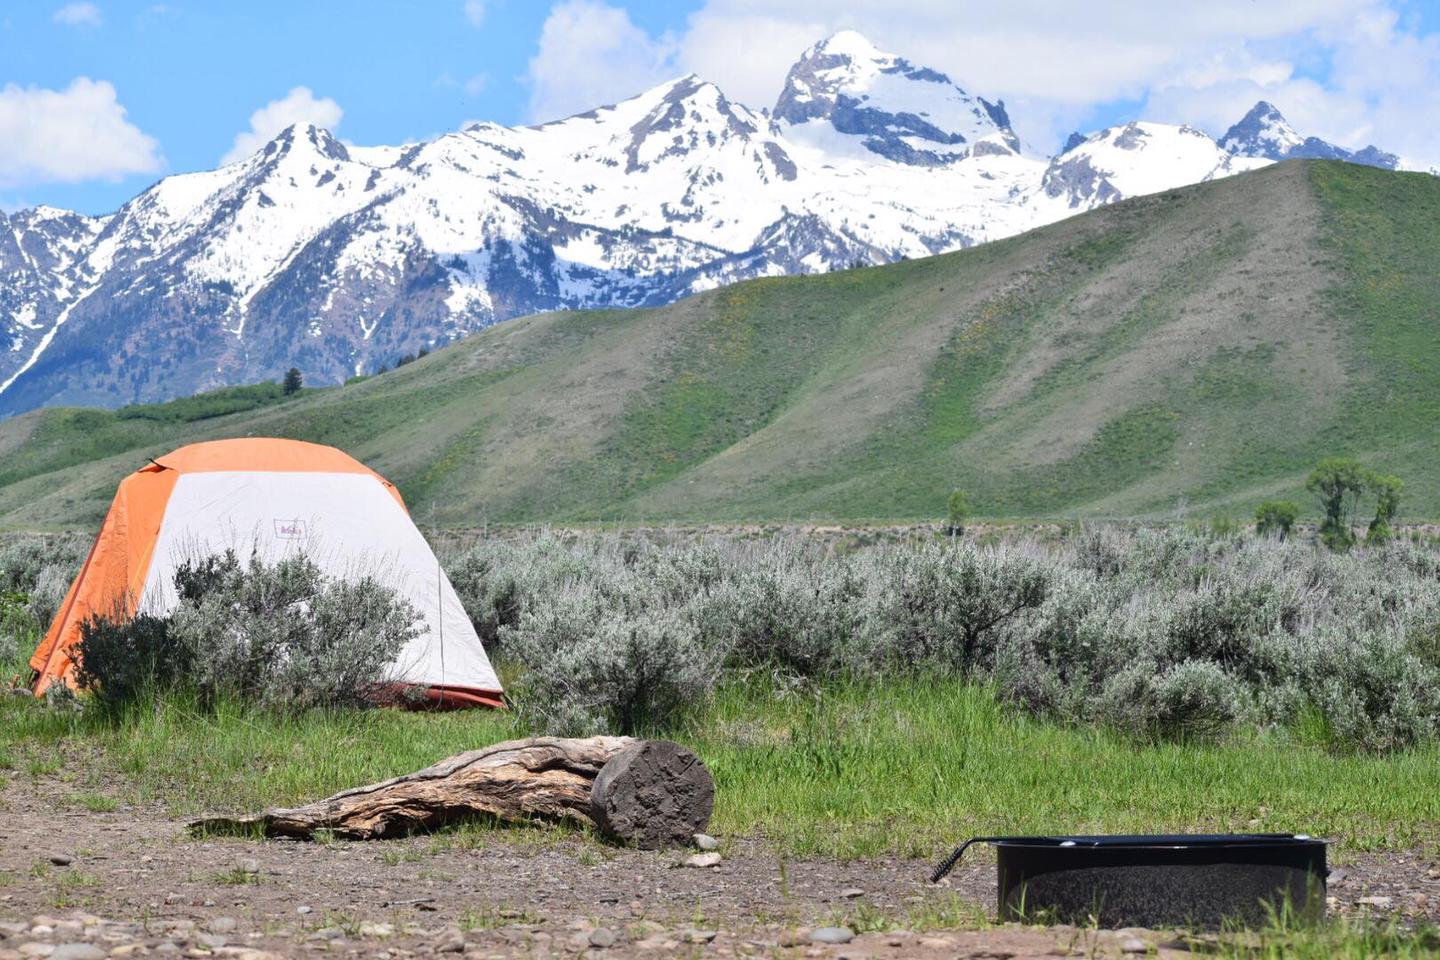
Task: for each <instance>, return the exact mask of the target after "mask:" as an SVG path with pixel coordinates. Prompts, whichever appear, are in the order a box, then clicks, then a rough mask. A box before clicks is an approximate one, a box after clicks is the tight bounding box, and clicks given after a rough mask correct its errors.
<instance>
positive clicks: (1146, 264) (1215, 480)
mask: <svg viewBox="0 0 1440 960" xmlns="http://www.w3.org/2000/svg"><path fill="white" fill-rule="evenodd" d="M226 411H231V412H226ZM1437 428H1440V178H1436V177H1431V176H1428V175H1423V174H1397V173H1390V172H1385V171H1379V170H1375V169H1372V168H1368V167H1360V166H1351V165H1345V164H1339V163H1298V162H1297V163H1286V164H1281V165H1279V166H1275V167H1271V168H1267V169H1265V170H1261V171H1258V172H1255V173H1251V174H1246V175H1244V176H1239V177H1234V178H1231V179H1226V180H1222V181H1218V182H1215V183H1207V184H1201V185H1198V186H1194V187H1189V188H1186V189H1183V190H1176V191H1171V192H1168V193H1164V194H1159V195H1156V196H1152V197H1144V198H1140V199H1137V200H1131V201H1127V202H1125V203H1122V204H1119V205H1116V206H1113V207H1110V208H1108V209H1104V210H1100V211H1096V212H1094V213H1088V214H1085V215H1083V216H1080V217H1076V218H1074V219H1072V220H1068V221H1065V222H1063V223H1060V224H1056V225H1054V226H1051V227H1047V228H1045V229H1042V230H1037V231H1034V232H1032V233H1029V234H1025V235H1024V236H1020V237H1015V238H1013V239H1010V240H1005V241H1001V242H997V243H992V244H988V245H986V246H983V247H979V248H976V249H973V250H967V251H962V252H959V253H954V254H947V255H944V256H938V257H933V258H929V259H926V260H919V261H911V262H907V263H899V264H894V265H892V266H886V267H877V268H873V269H864V270H853V271H847V272H843V273H836V274H830V275H828V276H820V277H798V278H785V279H773V280H758V281H752V282H747V283H741V284H737V285H735V286H732V287H727V288H725V289H722V290H716V291H713V292H711V293H707V294H703V295H701V296H697V297H694V298H692V299H689V300H686V301H684V302H681V303H677V304H675V305H673V306H669V307H665V308H662V309H654V310H640V311H595V312H582V313H562V314H547V315H542V316H535V317H528V318H525V319H521V320H514V321H510V322H507V323H504V324H501V325H499V326H497V327H494V328H492V329H490V330H487V331H485V332H483V333H481V334H479V335H477V336H474V337H472V338H470V339H469V340H467V341H465V342H463V343H460V344H458V345H456V346H453V347H450V348H447V349H444V350H440V351H437V352H436V353H434V354H431V355H430V356H428V357H425V358H423V359H421V360H419V361H417V362H415V363H413V364H409V365H406V366H405V367H403V368H400V369H397V370H394V371H391V372H389V373H386V374H383V375H380V376H377V377H372V378H370V379H368V380H365V381H363V382H360V383H354V384H350V385H347V386H345V387H337V388H331V389H325V390H307V391H304V392H303V393H302V394H301V395H300V396H298V397H295V398H290V399H284V398H280V397H278V396H277V395H276V391H274V390H273V389H266V388H237V389H234V390H230V391H222V392H221V393H220V394H217V395H211V396H206V397H201V398H191V399H189V400H183V401H177V402H175V403H173V404H162V405H154V406H148V407H138V408H130V409H127V410H122V411H100V410H75V409H56V410H45V411H39V412H36V413H33V414H27V415H25V416H22V417H18V418H16V419H14V420H11V421H7V422H5V423H3V424H0V526H3V527H7V528H45V527H68V526H75V525H89V524H91V523H93V522H94V521H96V520H97V519H98V518H99V517H100V516H101V515H102V513H103V511H104V509H105V506H106V505H107V503H108V501H109V498H110V496H111V494H112V492H113V490H114V486H115V483H116V481H117V480H118V479H119V477H120V476H121V475H123V474H124V473H125V472H126V471H129V470H132V469H134V468H136V467H138V466H139V465H141V464H143V463H144V462H145V458H146V457H147V456H152V455H156V456H158V455H160V454H161V453H163V452H165V451H167V450H169V449H171V448H173V447H175V446H178V445H180V444H183V443H187V442H190V441H194V440H199V439H205V438H213V437H224V436H243V435H252V434H253V435H273V436H287V437H298V438H302V439H306V440H313V441H317V442H321V443H329V444H334V445H336V446H340V447H343V448H344V449H346V450H348V451H349V452H351V453H352V454H354V455H355V456H357V457H359V458H360V459H362V460H364V461H366V462H367V463H369V464H371V465H372V466H374V467H375V468H376V469H378V470H380V471H381V472H382V473H385V474H386V475H387V476H389V477H390V478H391V479H393V480H395V481H396V482H397V483H398V484H399V485H400V488H401V490H402V491H403V492H404V494H405V496H406V498H407V499H408V501H409V502H410V505H411V508H412V511H413V512H414V513H415V514H416V515H417V517H419V518H421V519H422V520H424V521H426V522H429V521H430V520H432V519H433V520H434V521H435V522H438V523H441V524H450V525H467V526H468V525H477V524H479V523H480V522H481V521H482V520H488V521H492V522H493V521H519V520H544V521H560V522H564V521H577V520H610V521H644V520H666V519H679V520H715V521H728V520H742V519H797V520H808V519H812V518H814V519H829V518H834V519H842V520H860V519H908V518H926V517H936V516H938V515H939V514H940V513H941V512H942V511H943V505H944V501H945V496H946V494H947V493H948V491H949V490H950V489H952V488H953V487H963V488H965V489H967V490H968V491H970V493H971V499H972V501H973V502H974V504H975V507H976V509H977V511H978V512H980V513H982V514H986V515H991V516H1055V515H1069V516H1118V515H1140V516H1147V515H1148V516H1173V515H1174V514H1175V513H1176V511H1177V510H1179V509H1184V510H1186V511H1188V512H1189V513H1190V514H1191V515H1195V514H1200V515H1207V516H1208V515H1213V514H1220V513H1229V514H1234V515H1241V514H1244V513H1248V512H1249V510H1250V509H1251V508H1252V507H1253V505H1254V503H1255V502H1257V501H1258V500H1261V499H1264V498H1267V497H1276V496H1290V497H1293V498H1295V499H1296V500H1297V501H1300V502H1305V503H1306V504H1307V506H1308V501H1306V498H1305V497H1304V494H1303V490H1302V488H1301V484H1302V482H1303V479H1304V476H1305V474H1306V472H1307V471H1308V469H1309V467H1310V466H1312V465H1313V464H1314V463H1315V462H1316V461H1317V460H1319V459H1320V458H1321V457H1324V456H1327V455H1331V454H1341V453H1344V454H1352V455H1355V456H1358V457H1361V458H1363V459H1364V460H1366V461H1367V462H1368V463H1370V464H1371V465H1372V466H1374V467H1377V468H1383V469H1384V470H1386V471H1388V472H1392V473H1396V474H1399V475H1400V476H1401V477H1403V478H1404V479H1405V480H1406V482H1407V485H1408V489H1407V501H1406V505H1405V515H1406V516H1408V517H1410V518H1414V517H1416V516H1426V517H1434V516H1440V443H1437Z"/></svg>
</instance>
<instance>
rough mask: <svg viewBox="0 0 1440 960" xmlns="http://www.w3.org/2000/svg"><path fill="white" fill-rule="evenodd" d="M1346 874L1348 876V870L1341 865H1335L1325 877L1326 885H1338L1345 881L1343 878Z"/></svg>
mask: <svg viewBox="0 0 1440 960" xmlns="http://www.w3.org/2000/svg"><path fill="white" fill-rule="evenodd" d="M1348 876H1350V871H1348V870H1346V869H1344V868H1342V867H1336V868H1335V869H1334V870H1331V871H1330V876H1328V877H1326V878H1325V883H1326V884H1327V885H1328V886H1332V887H1338V886H1340V884H1342V883H1344V882H1345V878H1346V877H1348Z"/></svg>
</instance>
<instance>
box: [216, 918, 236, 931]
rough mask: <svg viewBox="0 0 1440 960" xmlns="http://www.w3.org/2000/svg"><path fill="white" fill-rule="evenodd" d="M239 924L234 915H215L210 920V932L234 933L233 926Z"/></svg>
mask: <svg viewBox="0 0 1440 960" xmlns="http://www.w3.org/2000/svg"><path fill="white" fill-rule="evenodd" d="M238 926H240V924H239V923H238V922H237V921H236V919H235V918H234V917H216V918H215V919H214V920H211V921H210V932H211V933H234V932H235V928H236V927H238Z"/></svg>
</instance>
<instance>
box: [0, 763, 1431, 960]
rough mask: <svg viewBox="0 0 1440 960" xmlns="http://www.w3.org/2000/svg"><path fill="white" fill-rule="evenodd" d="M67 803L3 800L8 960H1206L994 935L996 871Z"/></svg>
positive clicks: (1363, 898)
mask: <svg viewBox="0 0 1440 960" xmlns="http://www.w3.org/2000/svg"><path fill="white" fill-rule="evenodd" d="M65 795H66V791H65V789H64V787H63V786H62V785H60V784H58V783H53V782H49V781H47V780H45V779H43V778H42V779H40V780H30V779H28V778H25V777H17V778H15V780H14V781H12V782H11V783H10V784H9V785H7V786H5V787H4V788H3V790H0V960H29V958H41V957H50V958H52V960H100V958H102V957H105V956H115V957H127V956H149V955H157V956H175V957H178V956H187V957H204V956H215V957H234V958H237V960H268V958H269V957H270V956H272V955H274V956H307V955H311V954H314V953H322V952H328V953H333V954H339V955H344V956H346V957H351V956H354V957H377V958H385V960H392V958H395V960H398V958H405V957H412V956H428V955H432V954H441V953H445V954H451V953H454V954H463V955H466V956H474V957H512V956H522V957H546V956H562V955H565V956H576V955H580V954H589V955H591V956H593V957H596V958H599V957H605V958H609V957H620V956H656V957H667V956H685V957H705V956H745V955H756V956H783V957H851V958H865V957H936V958H939V957H946V958H954V957H964V958H977V960H978V958H1001V957H1014V958H1026V957H1058V956H1123V955H1125V954H1147V953H1148V954H1149V955H1151V956H1157V955H1158V956H1186V955H1189V953H1190V951H1192V950H1194V949H1198V948H1200V947H1202V946H1203V945H1204V944H1203V943H1202V942H1197V941H1193V940H1187V939H1186V938H1184V937H1182V936H1181V935H1179V934H1177V933H1175V932H1165V931H1140V930H1130V931H1118V932H1109V931H1106V932H1096V931H1089V930H1076V929H1074V928H1067V927H1019V926H1015V925H996V924H993V923H991V922H989V920H988V919H987V918H989V917H990V915H991V914H992V913H993V903H994V897H995V890H994V865H993V861H985V860H977V861H975V862H969V863H966V864H963V865H962V866H961V867H960V868H959V869H957V870H956V872H955V874H954V875H953V878H952V879H950V880H948V881H947V882H946V884H945V885H942V886H933V885H930V884H929V883H927V882H926V877H927V874H928V872H929V868H930V864H928V863H923V862H917V861H910V860H896V859H880V860H866V861H857V862H850V863H839V862H830V861H789V862H786V861H783V860H782V859H780V858H778V857H777V856H776V855H775V854H774V852H773V851H771V850H770V849H768V848H767V846H766V845H765V844H764V843H763V842H761V841H758V840H745V839H740V840H727V839H725V838H722V847H721V853H722V854H723V857H724V859H723V860H722V862H721V863H720V865H719V866H716V867H708V868H695V867H687V866H683V865H681V864H682V862H683V861H684V859H685V857H686V856H687V855H688V852H685V851H679V852H673V851H672V852H642V851H631V850H618V849H612V848H608V847H604V846H601V845H599V844H597V843H596V842H594V841H593V840H589V839H587V838H585V837H583V836H581V835H579V834H576V833H573V832H567V831H562V830H548V829H517V830H487V831H464V832H457V833H446V834H440V835H437V836H429V837H424V836H417V837H410V838H408V839H403V840H387V841H371V842H331V843H301V842H293V841H253V840H238V839H223V840H220V839H191V838H190V837H188V836H187V835H186V833H185V831H184V827H183V823H181V822H180V821H179V820H177V819H175V818H173V817H171V816H169V815H167V813H166V812H165V811H164V810H163V809H160V808H147V807H134V806H123V805H122V806H120V807H117V808H116V809H114V810H110V811H104V812H92V811H89V810H85V809H80V808H77V807H75V806H73V805H71V804H67V803H65V802H63V801H62V800H61V798H62V797H63V796H65ZM1333 859H1335V860H1337V861H1339V862H1340V863H1341V864H1342V865H1341V866H1340V867H1339V868H1338V869H1336V871H1335V873H1334V875H1333V876H1332V883H1331V891H1330V892H1331V895H1332V900H1331V910H1332V913H1346V912H1354V911H1361V912H1376V913H1392V914H1395V915H1397V916H1399V917H1401V918H1405V919H1420V918H1422V917H1423V918H1427V919H1431V920H1437V919H1440V863H1437V862H1436V861H1435V860H1433V859H1430V860H1427V859H1426V858H1424V857H1420V856H1395V855H1391V856H1386V857H1383V858H1381V857H1376V856H1369V855H1362V856H1355V857H1347V856H1345V855H1344V853H1343V851H1342V852H1339V855H1338V856H1337V857H1335V858H1333ZM957 924H958V925H960V927H961V929H954V928H953V927H954V926H955V925H957ZM827 926H844V927H847V931H846V932H855V931H858V933H855V935H854V937H853V939H850V940H849V941H848V942H844V943H824V942H819V941H817V940H816V939H813V938H815V937H820V938H823V937H825V936H826V934H825V933H823V932H821V931H820V928H822V927H827ZM912 926H913V927H918V928H919V929H909V928H910V927H912ZM927 926H930V927H952V928H951V929H939V930H937V929H924V928H925V927H927ZM836 936H838V937H840V938H843V937H844V936H845V933H839V934H836Z"/></svg>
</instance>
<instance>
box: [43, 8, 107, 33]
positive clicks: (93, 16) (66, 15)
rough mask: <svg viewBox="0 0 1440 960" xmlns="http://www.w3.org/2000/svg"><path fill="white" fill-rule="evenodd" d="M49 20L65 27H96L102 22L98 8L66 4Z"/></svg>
mask: <svg viewBox="0 0 1440 960" xmlns="http://www.w3.org/2000/svg"><path fill="white" fill-rule="evenodd" d="M50 19H52V20H54V21H55V22H56V23H63V24H64V25H65V26H67V27H98V26H100V24H101V23H102V22H103V21H102V18H101V16H100V8H99V7H97V6H95V4H93V3H67V4H65V6H63V7H61V8H60V9H58V10H56V11H55V13H54V14H53V15H52V16H51V17H50Z"/></svg>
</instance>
